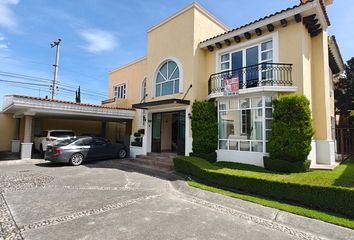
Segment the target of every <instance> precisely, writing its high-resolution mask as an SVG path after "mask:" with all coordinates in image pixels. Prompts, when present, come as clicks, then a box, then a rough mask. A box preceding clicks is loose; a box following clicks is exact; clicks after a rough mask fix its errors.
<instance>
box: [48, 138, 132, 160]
mask: <svg viewBox="0 0 354 240" xmlns="http://www.w3.org/2000/svg"><path fill="white" fill-rule="evenodd" d="M127 155H128V151H127V148H126V147H125V146H124V145H123V144H118V143H117V144H112V143H110V142H109V141H108V140H107V139H104V138H100V137H78V138H70V139H66V140H62V141H59V142H58V143H57V144H55V145H54V146H48V147H47V151H46V153H45V159H46V160H49V161H52V162H64V163H70V165H73V166H78V165H80V164H81V163H82V162H84V161H90V160H99V159H109V158H125V157H126V156H127Z"/></svg>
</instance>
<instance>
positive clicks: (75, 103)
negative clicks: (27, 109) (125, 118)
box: [9, 95, 135, 111]
mask: <svg viewBox="0 0 354 240" xmlns="http://www.w3.org/2000/svg"><path fill="white" fill-rule="evenodd" d="M9 96H13V97H16V98H24V99H31V100H39V101H46V102H55V103H64V104H72V105H79V106H83V107H97V108H108V109H121V110H131V111H135V109H133V108H119V107H108V106H102V105H97V104H86V103H77V102H70V101H63V100H52V99H48V98H39V97H31V96H23V95H9Z"/></svg>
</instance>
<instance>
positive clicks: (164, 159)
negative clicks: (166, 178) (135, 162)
mask: <svg viewBox="0 0 354 240" xmlns="http://www.w3.org/2000/svg"><path fill="white" fill-rule="evenodd" d="M136 158H139V159H145V160H151V161H156V162H168V163H173V158H170V157H162V156H149V155H136Z"/></svg>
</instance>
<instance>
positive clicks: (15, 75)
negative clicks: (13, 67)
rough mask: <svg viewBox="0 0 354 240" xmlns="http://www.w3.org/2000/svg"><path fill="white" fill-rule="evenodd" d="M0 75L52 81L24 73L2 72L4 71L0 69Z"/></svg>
mask: <svg viewBox="0 0 354 240" xmlns="http://www.w3.org/2000/svg"><path fill="white" fill-rule="evenodd" d="M0 75H3V76H8V77H14V78H24V79H29V80H35V81H38V80H42V81H46V82H52V81H53V80H52V79H49V78H43V77H34V76H30V75H25V74H18V73H11V72H4V71H0Z"/></svg>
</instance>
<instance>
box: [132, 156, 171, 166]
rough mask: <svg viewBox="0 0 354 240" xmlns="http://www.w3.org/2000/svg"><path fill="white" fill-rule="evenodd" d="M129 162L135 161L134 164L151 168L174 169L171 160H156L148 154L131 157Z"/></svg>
mask: <svg viewBox="0 0 354 240" xmlns="http://www.w3.org/2000/svg"><path fill="white" fill-rule="evenodd" d="M130 161H131V162H133V163H136V164H141V165H145V166H149V167H153V168H158V169H165V170H174V165H173V162H172V161H168V160H165V161H164V160H161V159H159V160H156V159H154V158H152V159H151V158H150V156H144V155H142V156H140V157H137V158H132V159H130Z"/></svg>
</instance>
